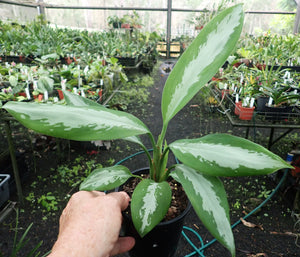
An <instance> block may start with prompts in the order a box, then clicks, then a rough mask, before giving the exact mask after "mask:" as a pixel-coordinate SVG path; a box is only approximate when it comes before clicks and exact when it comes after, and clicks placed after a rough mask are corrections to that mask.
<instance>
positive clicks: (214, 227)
mask: <svg viewBox="0 0 300 257" xmlns="http://www.w3.org/2000/svg"><path fill="white" fill-rule="evenodd" d="M170 175H171V176H172V177H173V178H174V179H175V180H176V181H178V182H179V183H180V184H181V185H182V186H183V188H184V190H185V193H186V194H187V196H188V198H189V200H190V202H191V204H192V206H193V208H194V210H195V212H196V213H197V215H198V217H199V218H200V219H201V221H202V222H203V224H204V225H205V227H206V228H207V229H208V230H209V232H210V233H211V234H212V235H213V236H214V237H215V238H216V239H217V240H218V241H219V242H220V243H222V244H223V245H224V246H225V247H226V248H227V249H228V250H229V251H230V252H231V254H232V256H234V255H235V246H234V238H233V234H232V230H231V226H230V219H229V206H228V202H227V197H226V192H225V189H224V186H223V184H222V182H221V181H220V180H219V178H217V177H214V176H207V175H203V174H201V173H199V172H197V171H196V170H194V169H192V168H190V167H188V166H186V165H184V164H181V165H176V167H175V170H174V171H172V173H171V174H170Z"/></svg>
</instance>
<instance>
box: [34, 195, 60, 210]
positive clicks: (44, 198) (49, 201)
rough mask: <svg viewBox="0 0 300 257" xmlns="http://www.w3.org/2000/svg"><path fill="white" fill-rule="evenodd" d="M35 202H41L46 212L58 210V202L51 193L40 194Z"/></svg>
mask: <svg viewBox="0 0 300 257" xmlns="http://www.w3.org/2000/svg"><path fill="white" fill-rule="evenodd" d="M37 203H38V204H41V205H42V206H43V208H44V209H46V211H47V212H51V211H57V210H58V207H57V205H58V202H57V199H56V197H55V196H54V195H53V194H52V193H51V192H48V193H47V194H46V195H41V196H40V197H39V198H38V199H37Z"/></svg>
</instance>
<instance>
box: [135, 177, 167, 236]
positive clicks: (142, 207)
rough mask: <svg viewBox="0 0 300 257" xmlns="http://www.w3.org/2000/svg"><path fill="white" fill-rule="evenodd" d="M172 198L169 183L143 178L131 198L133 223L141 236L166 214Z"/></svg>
mask: <svg viewBox="0 0 300 257" xmlns="http://www.w3.org/2000/svg"><path fill="white" fill-rule="evenodd" d="M171 199H172V192H171V188H170V186H169V184H168V183H167V182H166V181H164V182H161V183H157V182H155V181H153V180H150V179H144V180H142V181H141V182H140V183H139V184H138V185H137V187H136V188H135V190H134V192H133V195H132V200H131V215H132V221H133V224H134V226H135V228H136V230H137V231H138V233H139V235H140V236H141V237H144V236H145V235H146V234H147V233H148V232H150V231H151V230H152V229H153V228H154V227H155V226H156V225H157V224H159V223H160V222H161V220H162V219H163V218H164V216H165V215H166V213H167V211H168V209H169V207H170V203H171Z"/></svg>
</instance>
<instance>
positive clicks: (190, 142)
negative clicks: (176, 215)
mask: <svg viewBox="0 0 300 257" xmlns="http://www.w3.org/2000/svg"><path fill="white" fill-rule="evenodd" d="M170 148H171V149H172V151H173V153H174V154H175V156H176V157H177V158H178V159H179V160H180V161H181V162H183V163H184V164H186V165H188V166H190V167H192V168H194V169H196V170H199V171H200V172H201V173H204V174H207V175H212V176H249V175H265V174H269V173H272V172H274V171H277V170H279V169H284V168H292V166H291V165H289V164H287V163H286V162H285V161H284V160H282V159H281V158H280V157H279V156H277V155H275V154H274V153H272V152H270V151H269V150H267V149H266V148H264V147H262V146H261V145H258V144H255V143H253V142H251V141H249V140H247V139H244V138H240V137H236V136H232V135H228V134H211V135H207V136H204V137H201V138H196V139H183V140H178V141H175V142H173V143H172V144H170Z"/></svg>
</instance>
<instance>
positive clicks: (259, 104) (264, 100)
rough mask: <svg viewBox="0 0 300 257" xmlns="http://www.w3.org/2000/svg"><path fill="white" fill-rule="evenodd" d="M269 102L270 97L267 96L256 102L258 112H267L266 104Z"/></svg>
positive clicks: (259, 98)
mask: <svg viewBox="0 0 300 257" xmlns="http://www.w3.org/2000/svg"><path fill="white" fill-rule="evenodd" d="M268 101H269V97H266V96H261V97H258V98H257V100H256V103H257V106H256V110H257V112H265V111H266V104H267V103H268Z"/></svg>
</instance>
